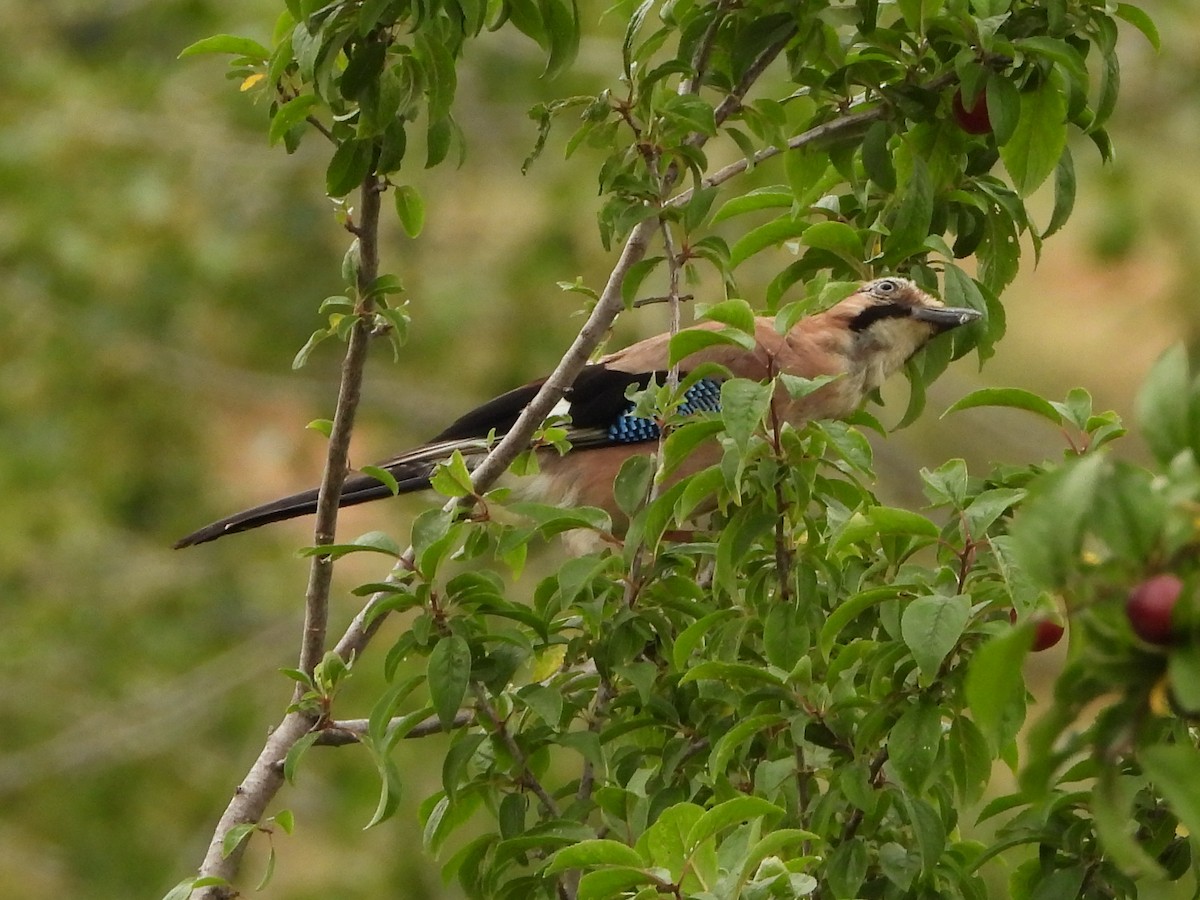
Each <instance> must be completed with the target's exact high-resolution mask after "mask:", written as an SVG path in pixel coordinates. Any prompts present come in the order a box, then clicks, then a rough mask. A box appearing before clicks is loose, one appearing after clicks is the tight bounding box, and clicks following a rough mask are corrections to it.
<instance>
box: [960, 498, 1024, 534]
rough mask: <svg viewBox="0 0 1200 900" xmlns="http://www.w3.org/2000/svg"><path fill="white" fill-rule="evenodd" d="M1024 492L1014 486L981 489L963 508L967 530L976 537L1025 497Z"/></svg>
mask: <svg viewBox="0 0 1200 900" xmlns="http://www.w3.org/2000/svg"><path fill="white" fill-rule="evenodd" d="M1025 494H1026V492H1025V491H1023V490H1019V489H1016V488H991V489H990V490H986V491H982V492H980V493H979V494H978V495H976V497H975V498H974V499H972V500H971V502H970V503H969V504H968V505H967V508H966V509H965V510H963V518H964V519H965V520H966V526H967V532H968V533H969V534H970V535H971V536H972V537H974V538H976V539H978V538H979V537H980V536H981V535H983V534H984V533H985V532H986V531H987V530H988V529H989V528H991V527H992V524H993V523H994V522H995V521H996V520H997V519H998V518H1000V516H1002V515H1004V513H1005V512H1007V511H1008V510H1009V509H1011V508H1012V507H1014V506H1016V505H1017V504H1018V503H1020V502H1021V501H1022V500H1023V499H1025Z"/></svg>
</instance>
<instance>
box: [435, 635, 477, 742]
mask: <svg viewBox="0 0 1200 900" xmlns="http://www.w3.org/2000/svg"><path fill="white" fill-rule="evenodd" d="M426 675H427V677H428V679H429V698H430V700H432V701H433V708H434V711H435V712H436V713H437V717H438V720H439V721H440V722H441V723H442V727H443V728H449V727H450V726H451V725H453V724H454V717H455V716H456V715H457V714H458V710H459V707H460V706H462V702H463V698H464V697H465V696H466V694H467V685H468V683H469V682H470V680H471V648H470V646H469V645H468V644H467V642H466V640H465V639H464V638H461V637H459V636H458V635H456V634H452V635H450V636H449V637H445V638H442V639H441V640H440V641H438V642H437V646H435V647H434V648H433V652H432V653H431V654H429V666H428V668H427V670H426Z"/></svg>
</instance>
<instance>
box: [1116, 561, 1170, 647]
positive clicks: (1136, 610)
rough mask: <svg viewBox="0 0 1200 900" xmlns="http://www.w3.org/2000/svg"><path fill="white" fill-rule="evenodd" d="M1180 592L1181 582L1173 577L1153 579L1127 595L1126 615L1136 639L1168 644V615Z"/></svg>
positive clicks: (1149, 579) (1163, 576)
mask: <svg viewBox="0 0 1200 900" xmlns="http://www.w3.org/2000/svg"><path fill="white" fill-rule="evenodd" d="M1182 592H1183V582H1182V581H1180V580H1179V579H1178V578H1177V577H1175V576H1174V575H1155V576H1154V577H1153V578H1147V579H1146V580H1145V581H1143V582H1142V583H1141V584H1139V585H1138V586H1137V587H1135V588H1134V589H1133V590H1132V591H1130V592H1129V599H1128V600H1127V601H1126V602H1125V615H1127V616H1129V624H1130V625H1132V626H1133V630H1134V632H1135V633H1136V634H1137V636H1138V637H1140V638H1141V639H1142V640H1143V641H1146V642H1148V643H1151V644H1169V643H1171V640H1172V638H1173V637H1174V635H1173V634H1172V631H1173V629H1172V628H1171V611H1172V610H1173V609H1174V608H1175V604H1176V602H1177V601H1178V600H1179V595H1180V593H1182Z"/></svg>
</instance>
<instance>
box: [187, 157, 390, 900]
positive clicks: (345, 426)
mask: <svg viewBox="0 0 1200 900" xmlns="http://www.w3.org/2000/svg"><path fill="white" fill-rule="evenodd" d="M377 181H378V179H377V177H376V176H375V175H374V174H373V173H372V174H371V175H369V176H368V177H367V178H366V180H365V181H364V182H363V185H362V190H361V200H360V206H361V212H360V219H359V230H360V234H359V237H358V238H357V240H358V242H359V270H358V288H359V298H360V299H359V306H358V309H357V310H356V311H357V312H358V313H359V317H358V319H357V320H356V321H355V323H354V326H353V327H352V328H351V331H350V339H349V343H348V346H347V348H346V357H345V360H344V362H343V363H342V380H341V386H340V388H339V392H338V401H337V407H336V410H335V412H334V417H333V428H332V430H331V432H330V435H329V450H328V454H327V456H326V461H325V471H324V474H323V475H322V478H321V487H320V493H319V494H318V497H317V516H316V524H315V526H314V532H315V533H314V541H315V543H316V544H317V545H318V546H320V545H325V544H331V543H333V537H334V532H335V529H336V527H337V514H338V501H339V500H340V499H341V493H342V482H343V481H344V480H345V478H346V472H347V471H348V469H349V458H350V436H351V434H352V432H353V428H354V418H355V413H356V412H357V409H358V402H359V399H360V397H361V395H362V379H363V369H364V368H365V366H366V357H367V344H368V341H369V337H370V324H369V323H370V311H371V304H372V301H371V297H370V294H369V291H368V288H369V286H370V285H371V284H372V283H373V282H374V281H375V279H376V277H377V276H378V274H379V255H378V245H377V242H376V241H377V236H378V232H379V207H380V200H379V191H378V189H377ZM332 577H333V561H332V560H331V559H330V558H329V557H327V556H315V557H313V561H312V567H311V569H310V570H309V579H308V588H307V590H306V591H305V608H304V632H303V637H302V639H301V645H300V663H299V668H300V669H301V671H303V672H306V673H308V674H312V672H313V670H314V669H315V668H316V665H317V663H319V662H320V661H321V658H322V657H323V656H324V654H325V640H326V631H327V627H328V621H329V586H330V582H331V579H332ZM343 658H349V657H343ZM303 691H304V688H303V686H302V685H300V684H297V686H296V691H295V693H294V695H293V702H295V701H296V700H298V699H299V698H300V696H301V694H302V693H303ZM313 724H314V719H313V717H312V715H311V714H309V713H306V712H301V711H299V710H297V711H294V712H290V713H288V714H287V715H286V716H284V719H283V721H282V722H281V723H280V724H279V727H278V728H276V730H275V731H274V732H273V733H272V734H271V736H270V738H268V739H267V742H266V744H265V745H264V746H263V749H262V752H261V753H259V756H258V759H256V760H255V761H254V764H253V765H252V766H251V767H250V770H249V772H247V773H246V777H245V779H244V780H243V781H242V783H241V784H240V785H239V786H238V789H237V792H236V793H235V794H234V795H233V798H232V799H231V800H230V801H229V805H228V806H227V807H226V808H225V812H224V813H223V814H222V816H221V819H220V821H219V822H218V823H217V827H216V829H215V831H214V832H213V837H212V841H211V842H210V844H209V847H208V853H207V854H206V855H205V857H204V862H203V863H202V864H201V866H200V872H199V874H200V876H201V877H218V878H223V879H225V880H226V881H232V880H233V877H234V875H236V874H237V871H238V868H239V866H240V865H241V859H242V855H243V854H244V852H245V848H246V844H247V842H246V841H242V842H240V843H239V844H238V845H237V847H235V848H234V850H233V852H231V853H230V854H229V855H228V856H226V855H225V853H224V843H225V836H226V835H227V834H229V832H230V831H231V830H233V829H234V828H236V827H237V826H238V825H242V824H245V823H248V822H257V821H259V819H261V818H262V816H263V813H264V812H265V811H266V808H267V803H269V802H270V800H271V798H272V797H274V796H275V794H276V793H277V792H278V791H279V788H280V787H281V786H282V784H283V772H282V767H281V766H280V763H281V762H282V760H283V759H284V758H285V757H286V756H287V753H288V751H289V750H290V749H291V748H292V746H293V745H294V744H295V743H296V741H298V740H299V739H300V738H301V737H303V736H304V735H305V734H306V733H307V732H308V731H309V730H310V729H311V728H312V726H313ZM230 890H231V889H230V888H227V887H225V886H214V887H210V888H204V889H202V890H201V891H200V893H199V895H198V897H200V898H212V900H217V898H222V900H223V898H228V897H231V896H233V894H232V893H230Z"/></svg>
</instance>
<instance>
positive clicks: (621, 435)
mask: <svg viewBox="0 0 1200 900" xmlns="http://www.w3.org/2000/svg"><path fill="white" fill-rule="evenodd" d="M720 408H721V382H719V381H717V380H716V379H715V378H701V379H700V380H699V381H697V382H696V383H695V384H693V385H692V386H691V387H690V388H688V389H687V392H686V393H685V394H684V395H683V403H681V404H679V412H680V414H682V415H685V416H690V415H692V414H693V413H698V412H717V411H718V410H720ZM633 410H634V405H633V404H632V403H631V404H629V406H627V407H626V408H625V412H623V413H621V415H619V416H618V417H617V420H616V421H615V422H613V423H612V424H611V425H610V426H608V439H609V440H610V441H612V442H613V443H614V444H636V443H640V442H642V441H654V440H657V439H658V436H659V434H661V432H662V429H661V428H659V426H658V423H657V422H656V421H654V419H645V418H641V417H640V416H634V415H630V414H631V413H632V412H633Z"/></svg>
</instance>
